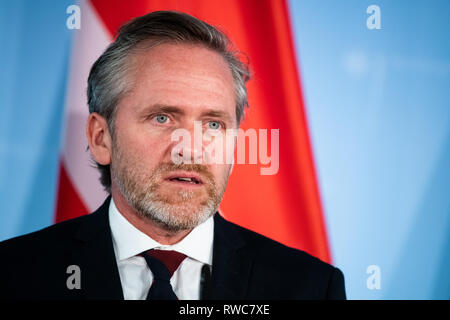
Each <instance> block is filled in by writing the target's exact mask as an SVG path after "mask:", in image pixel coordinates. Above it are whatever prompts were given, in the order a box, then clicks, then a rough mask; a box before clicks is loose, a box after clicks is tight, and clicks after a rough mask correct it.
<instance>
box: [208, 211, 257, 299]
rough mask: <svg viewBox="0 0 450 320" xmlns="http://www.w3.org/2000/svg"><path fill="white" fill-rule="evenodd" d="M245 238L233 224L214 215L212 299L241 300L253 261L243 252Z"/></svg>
mask: <svg viewBox="0 0 450 320" xmlns="http://www.w3.org/2000/svg"><path fill="white" fill-rule="evenodd" d="M244 245H245V241H244V239H243V238H242V237H241V235H240V234H239V232H238V230H236V228H235V227H234V225H233V224H231V223H229V222H228V221H226V220H225V219H223V218H222V217H221V216H220V215H219V214H216V215H215V217H214V245H213V247H214V249H213V266H212V277H211V281H212V297H211V298H212V299H244V298H245V296H246V292H247V286H248V280H249V276H250V271H251V266H252V260H251V259H250V258H249V257H248V255H246V254H245V252H244V250H243V248H244Z"/></svg>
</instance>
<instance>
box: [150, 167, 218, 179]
mask: <svg viewBox="0 0 450 320" xmlns="http://www.w3.org/2000/svg"><path fill="white" fill-rule="evenodd" d="M177 170H182V171H188V172H196V173H198V174H200V175H201V176H203V177H204V178H205V179H206V180H208V181H211V182H214V176H213V174H212V173H211V172H210V171H209V169H208V167H207V166H205V165H201V164H186V163H180V164H175V163H170V162H169V163H162V164H161V165H159V166H158V168H157V169H156V171H157V173H158V174H164V173H170V172H172V171H177Z"/></svg>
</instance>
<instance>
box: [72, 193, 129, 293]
mask: <svg viewBox="0 0 450 320" xmlns="http://www.w3.org/2000/svg"><path fill="white" fill-rule="evenodd" d="M110 200H111V198H110V197H108V198H107V199H106V200H105V202H104V203H103V204H102V205H101V206H100V208H98V209H97V210H96V211H95V212H93V213H91V214H89V215H88V216H86V218H85V219H84V220H83V222H82V224H81V225H80V228H79V229H78V232H77V233H76V236H75V237H76V239H77V240H78V241H79V242H80V247H79V249H78V250H74V251H73V253H72V256H73V258H74V261H80V262H79V263H80V269H81V279H82V280H81V290H82V293H83V294H84V298H85V299H89V300H92V299H113V300H115V299H123V292H122V286H121V283H120V275H119V271H118V268H117V262H116V257H115V254H114V248H113V243H112V237H111V229H110V227H109V219H108V207H109V203H110Z"/></svg>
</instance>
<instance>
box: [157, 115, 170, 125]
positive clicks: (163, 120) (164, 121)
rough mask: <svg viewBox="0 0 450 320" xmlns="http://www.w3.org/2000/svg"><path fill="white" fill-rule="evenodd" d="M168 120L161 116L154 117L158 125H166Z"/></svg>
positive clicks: (166, 117)
mask: <svg viewBox="0 0 450 320" xmlns="http://www.w3.org/2000/svg"><path fill="white" fill-rule="evenodd" d="M168 120H169V117H168V116H165V115H163V114H160V115H157V116H156V121H158V123H166V122H167V121H168Z"/></svg>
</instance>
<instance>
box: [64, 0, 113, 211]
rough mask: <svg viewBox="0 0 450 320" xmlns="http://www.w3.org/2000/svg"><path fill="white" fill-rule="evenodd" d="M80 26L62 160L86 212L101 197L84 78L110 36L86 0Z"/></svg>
mask: <svg viewBox="0 0 450 320" xmlns="http://www.w3.org/2000/svg"><path fill="white" fill-rule="evenodd" d="M80 9H81V29H80V30H74V31H73V32H76V33H77V34H76V36H75V42H74V46H73V49H72V61H71V68H70V76H69V82H68V91H67V98H66V126H65V137H64V140H63V147H62V148H63V151H62V159H63V165H64V166H65V168H66V170H67V171H68V175H69V177H70V179H71V181H72V183H73V185H74V187H75V188H76V189H77V191H78V193H79V194H80V196H81V198H82V200H83V201H84V203H85V204H86V206H87V207H88V209H89V210H90V211H92V210H94V209H96V208H97V207H98V206H99V205H100V204H101V203H102V202H103V200H104V199H105V197H106V192H105V191H103V188H102V186H101V184H100V182H99V180H98V179H99V177H100V174H99V173H98V171H97V170H96V169H95V168H93V167H92V162H91V160H90V153H89V151H86V148H87V146H88V142H87V138H86V134H85V130H86V129H85V127H86V121H87V118H88V115H89V111H88V106H87V96H86V89H87V79H88V76H89V71H90V68H91V66H92V64H93V63H94V62H95V60H96V59H97V58H98V57H99V56H100V55H101V53H102V52H103V51H104V50H105V48H106V47H107V46H108V44H109V43H110V42H111V36H110V35H109V33H108V31H107V30H106V29H105V27H104V25H103V23H102V21H101V20H100V18H99V16H98V15H97V13H96V12H95V9H94V8H93V7H92V6H91V4H90V2H89V1H81V3H80Z"/></svg>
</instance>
